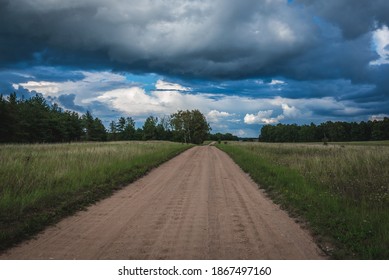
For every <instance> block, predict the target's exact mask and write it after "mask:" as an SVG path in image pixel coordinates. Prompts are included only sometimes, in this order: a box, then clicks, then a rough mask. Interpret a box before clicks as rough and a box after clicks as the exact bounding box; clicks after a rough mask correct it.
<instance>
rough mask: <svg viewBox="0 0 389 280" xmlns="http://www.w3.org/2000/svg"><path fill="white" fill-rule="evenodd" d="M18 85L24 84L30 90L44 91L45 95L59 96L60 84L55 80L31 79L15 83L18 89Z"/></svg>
mask: <svg viewBox="0 0 389 280" xmlns="http://www.w3.org/2000/svg"><path fill="white" fill-rule="evenodd" d="M18 86H22V87H24V88H26V89H28V90H29V91H36V92H40V93H42V94H43V95H44V96H49V95H50V96H57V95H58V92H59V91H60V84H59V83H55V82H46V81H40V82H36V81H29V82H27V83H20V84H13V87H14V88H15V89H16V88H17V87H18Z"/></svg>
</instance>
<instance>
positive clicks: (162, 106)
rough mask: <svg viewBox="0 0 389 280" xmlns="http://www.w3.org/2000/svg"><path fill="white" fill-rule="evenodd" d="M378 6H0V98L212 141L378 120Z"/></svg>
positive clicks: (382, 37)
mask: <svg viewBox="0 0 389 280" xmlns="http://www.w3.org/2000/svg"><path fill="white" fill-rule="evenodd" d="M388 26H389V1H387V0H359V1H354V0H323V1H321V0H317V1H313V0H289V1H288V0H240V1H225V0H212V1H210V0H208V1H207V0H164V1H161V0H158V1H157V0H142V1H135V0H111V1H106V0H67V1H63V0H34V1H30V0H0V92H1V93H3V94H9V93H11V92H16V93H17V94H18V95H19V96H22V95H23V96H24V97H28V96H30V95H34V94H36V93H38V94H42V95H43V96H44V97H45V98H46V99H47V100H48V101H49V102H53V103H54V102H55V103H58V104H59V105H60V106H61V107H63V108H65V109H69V110H74V111H77V112H80V113H84V112H85V111H86V110H90V111H91V112H92V114H93V115H95V116H97V117H99V118H101V119H102V120H103V121H104V122H105V124H108V122H110V121H111V120H115V119H117V118H118V117H119V116H131V117H133V118H134V119H135V120H136V121H137V123H138V124H141V123H142V122H143V121H144V119H145V118H146V117H147V116H149V115H154V116H160V117H162V116H165V115H169V114H171V113H173V112H176V111H177V110H179V109H199V110H201V111H202V112H203V113H204V114H205V115H206V116H207V119H208V121H209V122H210V124H211V126H212V128H213V132H232V133H234V134H236V135H239V136H246V137H253V136H255V137H256V136H258V133H259V130H260V128H261V126H263V125H264V124H277V123H298V124H304V123H310V122H314V123H321V122H324V121H327V120H332V121H335V120H342V121H362V120H369V119H379V118H382V117H384V116H387V115H388V114H389V29H388Z"/></svg>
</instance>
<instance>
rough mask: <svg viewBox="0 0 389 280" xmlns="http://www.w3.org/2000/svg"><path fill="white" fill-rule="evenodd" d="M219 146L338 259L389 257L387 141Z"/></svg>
mask: <svg viewBox="0 0 389 280" xmlns="http://www.w3.org/2000/svg"><path fill="white" fill-rule="evenodd" d="M219 147H220V148H221V149H223V150H224V151H226V152H227V153H229V154H230V155H231V156H232V157H233V159H234V160H235V161H236V162H237V163H238V164H239V165H240V166H241V167H242V169H244V170H245V171H246V172H248V173H249V174H250V175H251V176H252V177H253V179H254V180H256V181H257V182H258V183H259V184H261V186H262V187H263V188H265V189H267V190H268V192H269V194H270V196H271V197H272V198H273V199H274V200H276V201H277V202H278V203H280V204H281V205H283V206H284V207H285V208H287V209H288V210H289V211H290V212H291V213H295V214H298V215H300V216H302V217H304V218H305V220H306V221H307V222H308V224H309V225H310V228H311V229H312V231H313V232H314V233H316V234H317V235H318V240H319V241H320V244H321V246H322V247H323V249H325V250H327V251H328V253H329V254H331V255H332V256H333V257H334V258H358V259H387V258H389V147H388V146H379V145H375V146H353V145H347V146H345V145H329V146H324V145H312V144H266V143H244V144H243V143H235V144H228V145H219ZM328 242H330V243H331V244H332V245H334V246H335V247H334V248H332V246H328Z"/></svg>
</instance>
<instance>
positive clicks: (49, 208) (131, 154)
mask: <svg viewBox="0 0 389 280" xmlns="http://www.w3.org/2000/svg"><path fill="white" fill-rule="evenodd" d="M189 147H191V146H190V145H182V144H178V143H170V142H112V143H77V144H47V145H46V144H39V145H0V178H1V180H0V250H1V249H4V248H6V247H9V246H11V245H12V244H14V243H15V242H18V241H20V240H22V239H25V238H26V237H29V236H31V235H32V234H34V233H36V232H37V231H39V230H41V229H42V228H43V227H44V226H46V225H48V224H51V223H54V222H56V221H58V219H59V218H61V217H63V216H66V215H70V214H72V213H74V212H75V211H76V210H79V209H82V208H83V207H85V206H86V205H88V204H90V203H93V202H95V201H96V200H98V199H101V198H103V197H106V196H108V195H110V194H111V193H112V192H113V191H114V190H116V189H118V188H120V187H121V186H123V185H124V184H126V183H129V182H131V181H133V180H135V179H136V178H138V177H140V176H142V175H143V174H145V173H146V172H148V171H149V170H150V169H151V168H153V167H155V166H157V165H159V164H160V163H162V162H164V161H166V160H168V159H170V158H172V157H173V156H175V155H177V154H178V153H180V152H182V151H183V150H185V149H187V148H189Z"/></svg>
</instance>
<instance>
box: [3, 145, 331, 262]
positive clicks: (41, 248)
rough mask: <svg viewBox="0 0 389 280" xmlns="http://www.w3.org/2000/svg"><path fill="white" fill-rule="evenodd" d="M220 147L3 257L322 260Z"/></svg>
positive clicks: (172, 166) (175, 163) (165, 169)
mask: <svg viewBox="0 0 389 280" xmlns="http://www.w3.org/2000/svg"><path fill="white" fill-rule="evenodd" d="M321 258H324V255H323V254H322V253H321V251H320V249H319V248H318V247H317V246H316V245H315V243H314V242H313V240H312V237H311V236H310V235H309V233H308V232H307V231H305V230H303V229H302V228H301V227H300V226H299V225H298V224H296V223H295V222H294V221H293V220H292V219H291V218H290V217H288V215H287V214H286V213H285V212H284V211H282V210H281V209H280V208H279V207H278V206H277V205H275V204H273V203H272V202H271V201H270V200H269V199H268V198H267V197H266V196H265V195H264V194H263V192H262V191H261V190H259V189H258V186H257V185H256V184H255V183H254V182H253V181H252V180H251V179H250V178H249V176H247V175H246V174H245V173H243V172H242V171H241V169H240V168H239V167H238V166H237V165H236V164H235V163H234V162H233V161H232V160H231V159H230V158H229V157H228V156H227V155H226V154H225V153H224V152H222V151H220V150H218V149H217V148H215V147H212V146H203V147H194V148H192V149H190V150H188V151H186V152H184V153H182V154H181V155H179V156H177V157H176V158H174V159H172V160H170V161H168V162H166V163H164V164H162V165H161V166H160V167H158V168H156V169H154V170H153V171H151V172H150V173H149V174H148V175H146V176H145V177H143V178H141V179H140V180H138V181H136V182H134V183H132V184H130V185H129V186H127V187H125V188H124V189H122V190H120V191H118V192H116V193H115V194H114V195H113V196H111V197H110V198H107V199H105V200H103V201H100V202H98V203H96V204H95V205H93V206H91V207H89V208H88V209H87V210H86V211H83V212H79V213H78V214H76V215H74V216H72V217H68V218H65V219H64V220H62V221H61V222H59V223H58V224H57V225H56V226H53V227H50V228H48V229H46V230H45V231H44V232H42V233H41V234H39V235H37V236H36V238H35V239H33V240H30V241H26V242H24V243H22V244H20V245H19V246H17V247H15V248H12V249H10V250H8V251H6V252H5V253H3V254H2V255H0V259H321Z"/></svg>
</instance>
